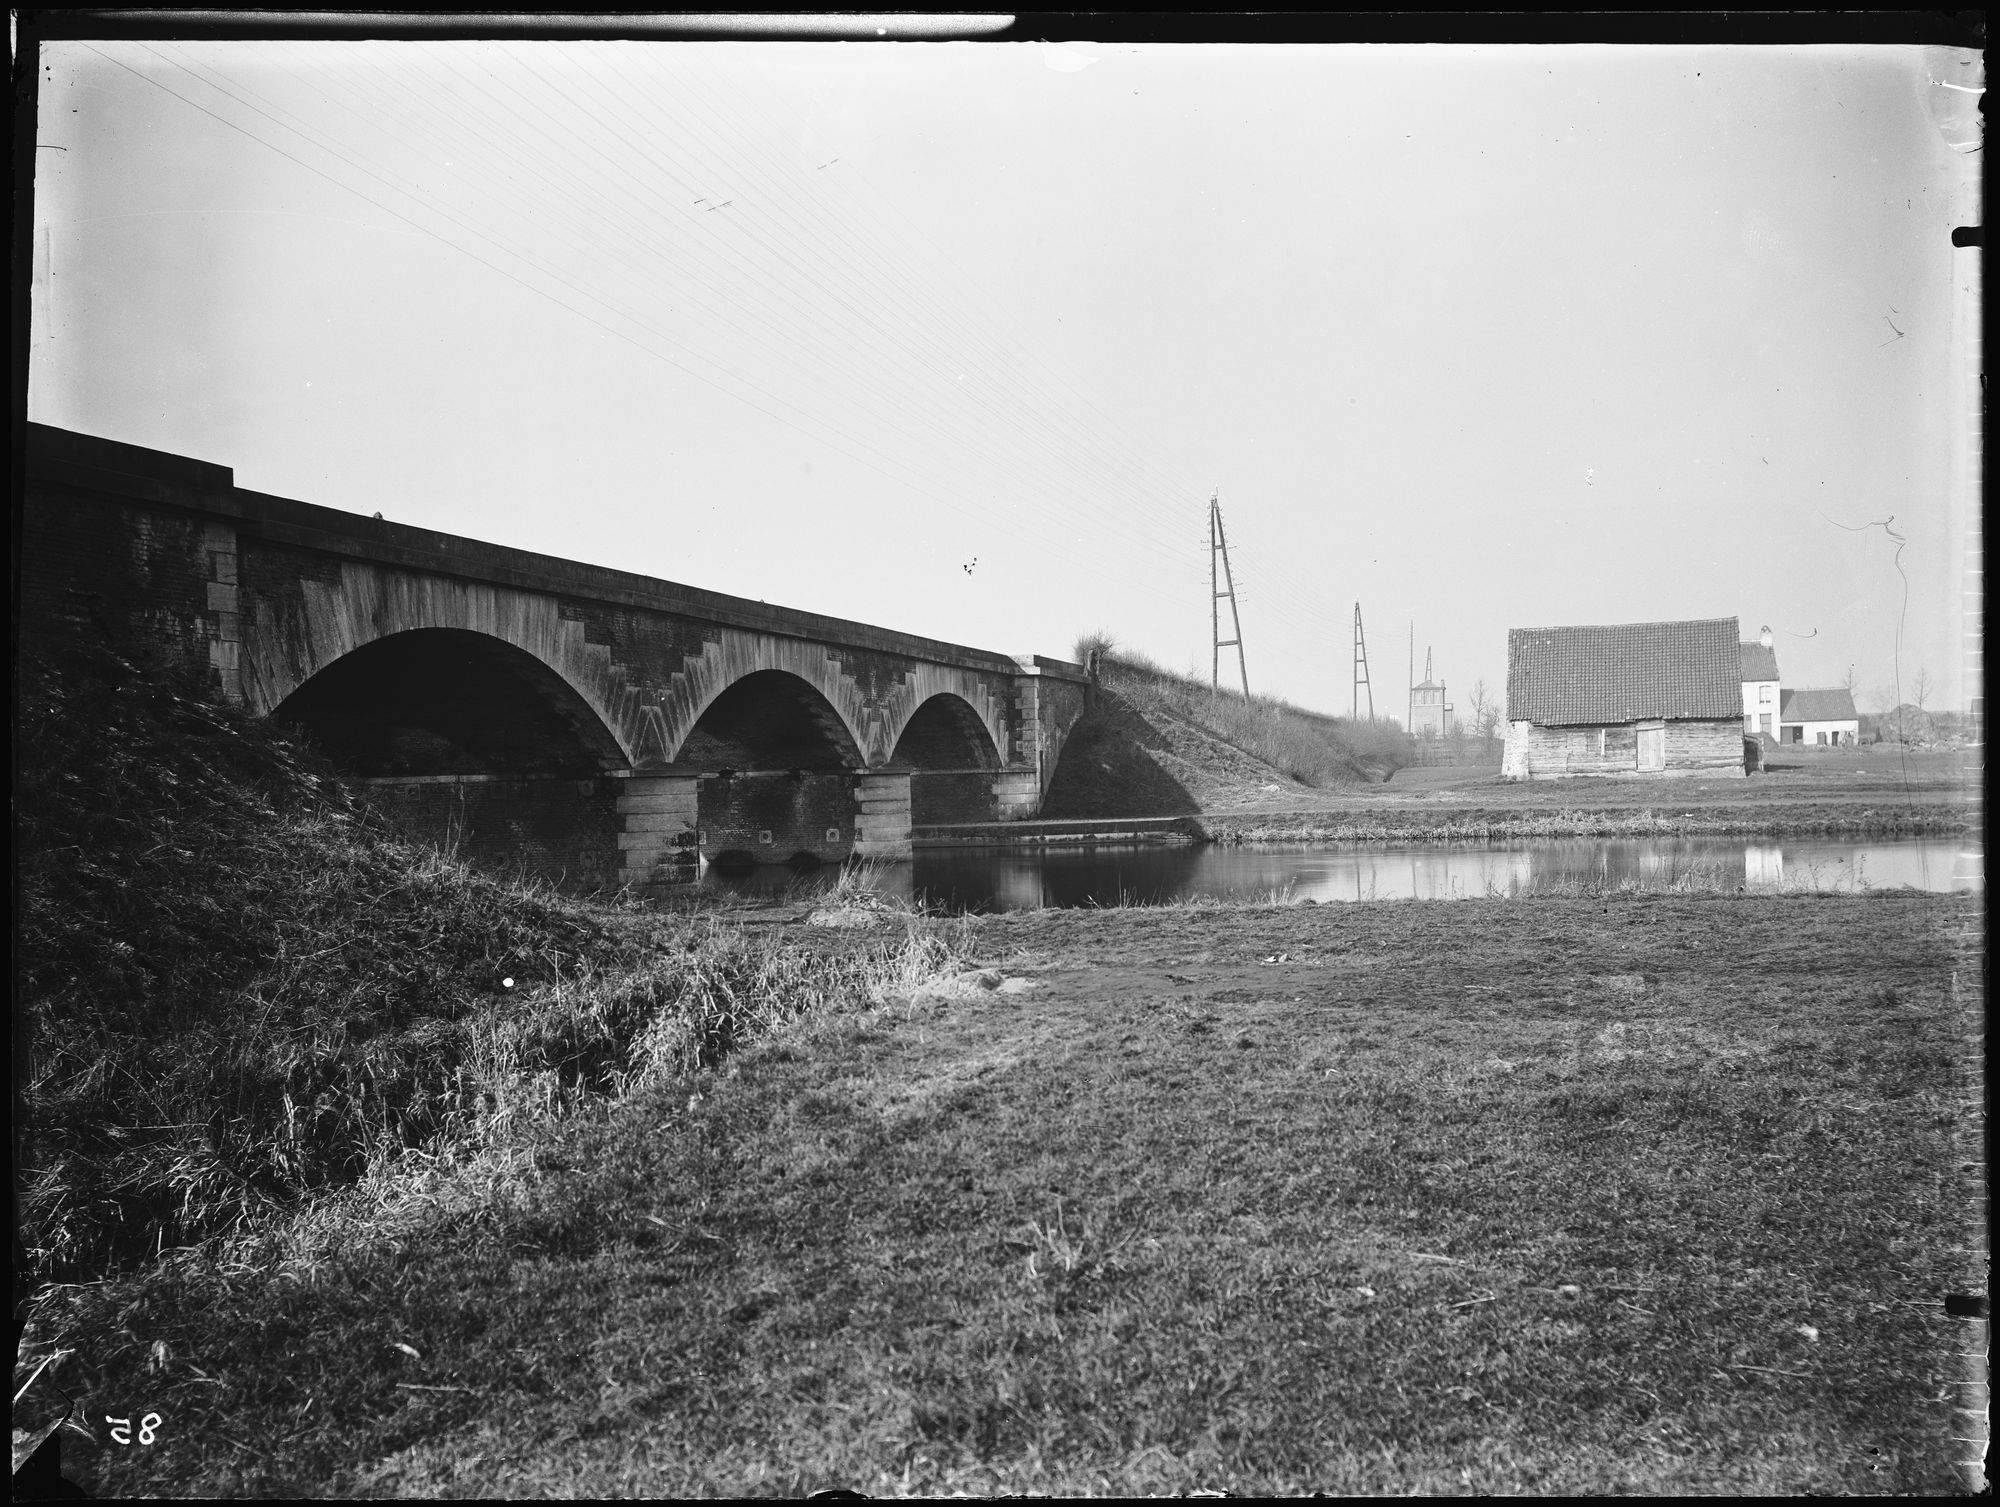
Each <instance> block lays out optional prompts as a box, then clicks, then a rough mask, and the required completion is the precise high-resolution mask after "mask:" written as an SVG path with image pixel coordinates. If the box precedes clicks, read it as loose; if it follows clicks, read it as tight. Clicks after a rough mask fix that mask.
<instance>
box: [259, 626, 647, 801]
mask: <svg viewBox="0 0 2000 1507" xmlns="http://www.w3.org/2000/svg"><path fill="white" fill-rule="evenodd" d="M271 715H272V716H273V717H275V718H278V719H281V720H283V721H286V722H290V723H292V724H294V725H296V726H299V727H303V728H305V729H306V730H307V731H309V732H310V733H311V734H312V736H313V738H314V741H315V742H317V743H318V744H319V745H320V747H321V748H322V749H323V750H324V751H325V752H326V753H327V754H328V755H329V756H330V757H332V758H333V759H334V761H335V762H336V763H337V764H339V765H340V766H341V768H342V769H344V770H345V771H346V772H347V773H349V774H353V775H359V776H373V777H382V778H390V777H396V776H405V777H407V776H427V775H503V776H515V777H523V776H525V777H555V778H560V777H572V778H585V777H589V776H593V775H596V774H599V773H602V772H604V771H606V770H615V769H622V768H624V767H625V766H626V763H627V761H626V758H625V754H624V750H623V749H622V748H620V747H619V744H618V740H617V738H616V737H615V736H614V735H613V734H612V732H611V730H610V729H609V728H608V727H606V726H605V725H604V722H603V719H602V718H600V717H599V716H598V714H597V713H596V711H595V710H593V709H592V708H591V706H590V705H589V704H588V703H587V702H586V701H585V700H584V699H583V697H582V696H580V695H578V694H577V692H576V690H575V688H574V687H572V686H571V685H570V684H569V682H568V681H566V680H565V679H563V677H562V676H561V675H559V674H557V673H556V672H555V671H554V670H553V669H551V668H550V667H549V666H548V665H547V664H545V663H543V662H542V661H541V660H540V659H537V658H536V657H535V656H534V655H532V654H530V653H528V652H527V651H526V650H525V649H520V648H516V647H515V646H514V645H512V644H509V643H507V642H506V641H504V640H502V639H499V638H495V637H493V636H491V635H489V634H483V633H475V632H472V631H471V630H469V629H464V628H408V629H404V630H402V631H401V632H398V633H391V634H386V635H384V636H382V637H380V638H376V639H372V640H370V641H369V642H368V643H365V644H362V645H361V646H360V647H358V648H356V649H353V650H350V651H349V652H348V653H346V654H343V655H342V656H340V657H339V658H338V659H336V660H334V661H333V662H332V663H330V664H328V665H326V666H324V667H323V668H322V669H320V670H319V671H318V672H316V673H315V674H313V675H312V676H310V677H309V678H307V679H306V680H305V681H304V682H303V683H301V684H300V685H299V687H298V688H297V689H296V690H294V691H293V692H292V693H291V694H290V695H288V696H287V697H286V698H285V699H284V700H283V701H281V702H279V703H278V705H277V706H275V707H273V708H272V709H271Z"/></svg>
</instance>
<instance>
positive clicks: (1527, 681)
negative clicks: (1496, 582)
mask: <svg viewBox="0 0 2000 1507" xmlns="http://www.w3.org/2000/svg"><path fill="white" fill-rule="evenodd" d="M1740 647H1741V645H1740V635H1739V634H1738V631H1737V622H1736V619H1735V618H1733V617H1717V618H1705V619H1701V620H1699V621H1694V622H1682V623H1612V624H1603V625H1598V626H1593V627H1574V628H1514V629H1511V630H1509V632H1508V634H1507V717H1508V720H1509V721H1514V722H1541V723H1547V724H1552V725H1555V726H1563V725H1565V724H1568V725H1574V724H1578V723H1605V722H1637V721H1640V720H1641V719H1644V718H1650V717H1681V718H1689V717H1693V718H1709V719H1720V718H1724V717H1727V718H1731V719H1739V718H1741V717H1742V715H1743V682H1742V679H1741V675H1740V673H1739V672H1740V671H1741V670H1742V667H1743V665H1742V656H1741V654H1740V653H1739V652H1738V651H1739V649H1740Z"/></svg>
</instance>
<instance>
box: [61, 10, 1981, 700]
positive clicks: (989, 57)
mask: <svg viewBox="0 0 2000 1507" xmlns="http://www.w3.org/2000/svg"><path fill="white" fill-rule="evenodd" d="M44 63H45V68H44V73H43V77H42V93H41V112H42V113H41V128H40V146H41V147H42V150H38V151H37V153H36V157H37V163H38V174H37V179H36V205H35V210H36V217H37V242H36V268H35V273H36V277H35V304H34V319H35V328H34V345H33V356H32V373H31V383H30V395H29V408H30V417H31V418H33V419H35V420H37V421H40V422H43V423H48V424H56V425H60V426H63V427H66V428H71V429H77V430H82V431H84V432H86V433H91V434H97V435H102V436H105V437H108V438H112V439H117V440H124V441H128V442H131V443H134V444H140V445H147V446H151V447H154V448H157V449H162V450H168V451H173V452H176V453H180V454H186V455H192V456H197V457H199V458H201V459H204V460H209V461H214V462H218V463H221V464H224V465H228V466H232V467H234V469H235V472H236V479H237V482H238V484H239V485H242V486H247V487H252V488H256V489H258V490H261V491H266V492H273V493H278V494H281V495H284V496H289V497H296V498H301V499H304V500H307V501H310V502H316V503H321V504H324V505H327V506H332V507H338V508H346V509H351V510H354V511H357V512H363V513H372V512H376V511H380V512H382V513H384V514H386V515H387V516H388V517H390V518H392V519H396V520H398V521H402V522H407V523H412V524H417V525H421V526H423V527H427V528H434V529H442V530H447V531H450V532H453V533H458V534H466V535H471V536H474V537H477V538H481V539H488V540H493V541H496V542H499V543H503V544H509V545H515V546H519V547H522V548H527V549H535V550H544V551H547V552H549V553H552V554H556V555H561V556H565V557H569V558H573V559H579V560H586V561H591V562H595V563H598V564H603V565H611V566H617V567H620V568H623V569H627V570H634V571H640V572H643V573H645V574H648V575H653V576H659V577H664V578H666V579H668V580H673V581H681V582H686V583H689V584H691V585H696V586H701V587H706V588H709V589H713V590H719V591H726V592H731V593H735V594H738V595H741V596H747V597H752V598H760V599H764V600H768V601H771V602H780V603H785V604H788V605H792V606H796V607H801V608H806V609H810V610H813V611H817V612H824V613H831V614H834V615H837V616H841V617H848V618H855V619H860V620H863V621H867V622H874V623H880V624H883V625H885V626H888V627H892V628H897V629H902V630H906V631H910V632H915V633H921V634H925V635H927V636H930V637H933V638H940V639H945V640H948V641H952V642H956V643H962V644H970V645H975V646H978V647H980V648H987V649H997V650H1002V651H1005V652H1008V653H1014V654H1028V653H1041V654H1047V655H1054V656H1065V657H1066V656H1067V655H1068V654H1069V652H1070V648H1071V645H1072V643H1073V641H1074V640H1075V638H1076V636H1077V635H1078V634H1079V633H1082V632H1085V631H1088V630H1093V629H1100V628H1101V629H1104V630H1107V631H1108V632H1110V633H1111V634H1112V635H1113V636H1114V637H1115V638H1116V639H1117V640H1118V641H1119V642H1120V643H1122V644H1124V645H1126V646H1128V647H1130V648H1133V649H1137V650H1139V651H1141V652H1143V653H1145V654H1147V655H1149V656H1151V657H1153V658H1154V659H1156V660H1159V661H1161V662H1163V663H1165V664H1167V665H1168V666H1169V667H1170V668H1175V669H1188V668H1194V669H1196V670H1197V671H1198V672H1199V673H1200V674H1201V675H1203V676H1206V675H1207V674H1208V670H1209V665H1210V658H1211V653H1210V602H1209V589H1208V569H1209V552H1208V547H1207V540H1208V529H1207V511H1208V503H1209V498H1210V496H1211V494H1213V493H1216V492H1218V491H1219V493H1220V496H1221V502H1222V509H1223V516H1224V519H1225V522H1226V524H1227V527H1228V536H1229V544H1230V559H1231V563H1232V564H1233V566H1234V569H1235V578H1236V584H1237V591H1238V598H1239V603H1240V608H1241V614H1242V631H1243V639H1244V644H1245V649H1246V653H1247V659H1248V670H1249V679H1250V685H1251V688H1252V690H1254V691H1259V692H1270V693H1274V694H1278V695H1282V696H1285V697H1287V698H1289V699H1291V700H1293V701H1295V702H1297V703H1299V704H1302V705H1305V706H1310V707H1315V708H1319V709H1322V710H1327V711H1335V712H1343V713H1344V712H1345V711H1346V710H1347V709H1348V705H1349V700H1350V694H1351V681H1352V657H1353V656H1352V623H1353V614H1354V607H1355V603H1356V602H1357V601H1358V602H1359V603H1360V604H1361V608H1362V612H1363V614H1364V617H1365V621H1366V625H1367V634H1368V658H1369V666H1370V670H1371V678H1372V680H1373V682H1374V686H1375V697H1374V700H1375V707H1376V710H1377V711H1378V712H1380V713H1383V714H1385V715H1395V716H1401V715H1402V713H1403V709H1404V699H1405V698H1404V691H1403V687H1404V684H1405V679H1404V677H1405V673H1406V671H1407V669H1408V654H1409V643H1410V637H1409V636H1410V625H1411V622H1412V620H1414V622H1415V632H1416V646H1417V647H1416V659H1417V664H1416V667H1417V670H1418V672H1419V673H1421V671H1422V668H1423V657H1424V652H1425V649H1426V647H1428V646H1435V651H1436V656H1437V667H1438V670H1439V673H1440V676H1441V678H1443V679H1444V680H1445V681H1446V682H1447V684H1448V685H1449V686H1450V688H1451V692H1452V695H1451V699H1452V700H1453V701H1454V703H1456V704H1457V705H1458V706H1459V707H1460V709H1461V711H1463V710H1464V709H1465V705H1466V701H1467V694H1466V693H1467V690H1468V688H1469V686H1470V685H1471V682H1472V681H1473V680H1474V678H1475V677H1484V679H1485V680H1486V681H1487V683H1488V684H1489V685H1490V686H1493V687H1495V688H1496V689H1497V688H1498V687H1500V686H1501V685H1502V684H1503V683H1504V679H1505V674H1506V634H1507V630H1508V629H1509V628H1510V627H1530V626H1541V625H1547V624H1560V623H1592V622H1635V621H1647V620H1654V619H1665V618H1698V617H1726V616H1735V617H1738V618H1740V619H1741V621H1742V626H1743V631H1744V636H1745V637H1746V638H1754V637H1755V636H1756V633H1757V629H1758V627H1759V626H1760V625H1762V624H1765V623H1768V624H1770V625H1771V627H1772V629H1773V630H1774V633H1775V635H1776V642H1777V648H1778V660H1779V666H1780V669H1781V672H1782V674H1783V677H1784V681H1785V683H1786V684H1787V685H1793V686H1805V685H1825V684H1835V683H1838V682H1840V681H1841V680H1842V679H1843V677H1844V676H1845V675H1846V674H1847V671H1848V667H1849V665H1850V664H1851V665H1853V666H1854V667H1855V669H1856V671H1857V673H1858V675H1859V677H1860V684H1861V702H1862V705H1863V706H1864V708H1872V707H1874V706H1875V705H1876V704H1877V702H1878V700H1879V698H1880V696H1881V694H1882V692H1883V689H1884V688H1886V687H1888V686H1889V685H1890V684H1891V682H1892V681H1893V679H1894V677H1895V675H1896V674H1897V672H1898V669H1899V668H1900V673H1901V677H1902V681H1903V689H1904V696H1905V698H1906V699H1907V698H1908V697H1909V695H1910V685H1911V682H1912V680H1913V678H1914V676H1915V674H1916V672H1917V671H1918V669H1919V668H1923V669H1925V670H1927V671H1928V672H1929V675H1930V678H1931V681H1932V684H1933V690H1932V693H1931V695H1930V698H1929V703H1930V705H1931V706H1933V707H1956V706H1960V705H1962V704H1963V703H1964V699H1965V696H1966V695H1967V694H1968V692H1967V685H1966V681H1965V678H1964V677H1965V666H1964V663H1963V657H1964V621H1963V617H1962V603H1963V601H1964V596H1963V592H1964V588H1965V586H1966V581H1967V576H1966V555H1965V542H1966V541H1965V530H1966V529H1967V528H1968V526H1970V525H1971V524H1972V523H1974V522H1975V521H1976V503H1975V500H1974V498H1973V495H1972V484H1971V481H1970V475H1971V473H1970V470H1969V465H1968V462H1969V459H1970V453H1971V452H1970V449H1969V446H1970V444H1971V442H1972V441H1971V436H1972V433H1973V431H1972V428H1971V425H1972V419H1973V414H1974V412H1975V406H1974V405H1975V404H1976V398H1977V387H1976V382H1975V381H1974V380H1973V378H1972V375H1971V374H1972V373H1973V372H1974V371H1975V370H1976V366H1975V364H1974V363H1975V361H1976V336H1977V325H1976V318H1975V316H1974V312H1973V310H1974V306H1973V304H1972V303H1971V301H1970V299H1971V294H1972V290H1973V286H1974V285H1973V277H1974V274H1975V267H1974V261H1973V259H1974V258H1975V257H1976V256H1977V253H1976V252H1974V251H1970V250H1965V251H1954V250H1953V249H1952V247H1951V245H1950V239H1949V237H1950V232H1951V229H1952V227H1953V226H1954V225H1960V224H1974V223H1978V221H1979V219H1980V210H1979V206H1978V204H1977V202H1976V181H1977V180H1976V166H1977V163H1978V161H1979V158H1978V157H1977V156H1976V155H1972V153H1971V149H1972V148H1973V147H1974V146H1976V145H1977V144H1978V143H1977V136H1976V131H1977V120H1978V117H1977V115H1976V113H1975V111H1974V102H1975V101H1976V100H1977V98H1978V95H1977V92H1976V91H1977V90H1978V88H1979V87H1980V86H1981V85H1982V84H1983V77H1982V75H1981V71H1980V65H1979V62H1978V60H1977V58H1976V56H1975V55H1973V54H1970V53H1964V52H1949V51H1943V50H1938V49H1918V48H1897V47H1864V48H1852V47H1801V48H1790V49H1788V48H1772V47H1757V48H1689V49H1680V48H1666V47H1591V46H1563V47H1555V46H1548V47H1533V46H1523V47H1511V48H1491V47H1488V48H1475V47H1466V48H1451V47H1394V46H1389V47H1384V46H1366V47H1361V46H1355V47H1313V46H1277V47H1242V46H1221V45H1196V46H1181V47H1176V46H1171V45H1139V46H1131V45H1119V46H1100V45H1090V44H1068V45H1060V46H1056V45H1041V44H1010V45H997V46H996V45H979V44H964V43H958V44H932V45H916V44H907V43H905V44H883V45H870V44H782V45H780V44H716V43H702V44H690V43H651V44H622V43H568V44H561V43H535V42H509V43H473V42H439V43H414V42H338V43H325V42H287V41H278V42H198V43H189V42H87V43H57V44H53V45H51V46H49V47H47V48H46V49H45V54H44ZM1891 518H1893V520H1894V521H1893V523H1891V524H1890V525H1889V529H1886V530H1885V529H1884V528H1880V527H1871V526H1870V525H1872V524H1876V523H1879V522H1882V521H1884V520H1889V519H1891ZM1842 525H1844V526H1845V527H1842ZM1890 530H1893V531H1894V532H1895V533H1896V534H1899V535H1901V536H1902V538H1903V539H1904V540H1905V541H1907V542H1906V543H1904V544H1903V545H1902V547H1901V557H1900V572H1899V569H1898V564H1899V562H1898V555H1897V552H1898V544H1897V542H1896V540H1895V539H1894V538H1892V537H1891V534H1890ZM1906 580H1907V612H1906V613H1905V582H1906ZM1899 618H1901V619H1902V632H1903V638H1902V651H1901V656H1900V665H1899V664H1898V661H1897V656H1896V654H1895V645H1896V639H1897V631H1898V622H1899ZM1224 636H1225V637H1226V636H1229V634H1228V632H1227V628H1226V625H1225V633H1224ZM1225 652H1226V653H1228V652H1229V651H1225ZM1224 674H1225V677H1226V679H1228V680H1233V679H1234V675H1235V669H1234V661H1233V659H1230V660H1227V661H1226V662H1225V666H1224ZM1364 710H1365V701H1364Z"/></svg>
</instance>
